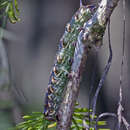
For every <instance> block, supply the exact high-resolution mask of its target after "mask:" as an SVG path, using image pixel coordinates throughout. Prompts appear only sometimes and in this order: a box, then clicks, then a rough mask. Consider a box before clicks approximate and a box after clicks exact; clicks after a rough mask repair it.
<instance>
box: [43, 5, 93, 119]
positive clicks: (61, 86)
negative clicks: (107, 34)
mask: <svg viewBox="0 0 130 130" xmlns="http://www.w3.org/2000/svg"><path fill="white" fill-rule="evenodd" d="M93 13H94V9H93V6H83V5H82V6H81V7H80V8H79V9H78V11H77V12H76V13H75V14H74V15H73V17H72V19H71V21H70V22H69V23H67V25H66V27H65V32H64V34H63V36H62V38H61V39H60V43H59V47H58V51H57V54H56V59H55V61H54V65H53V68H52V71H51V74H50V79H49V83H48V89H47V92H46V96H45V106H44V116H45V118H46V119H48V120H57V112H58V109H59V106H60V104H61V102H62V99H63V96H64V91H65V88H66V84H67V82H68V80H69V74H70V72H71V65H72V63H73V57H74V52H75V47H76V43H77V37H78V35H79V33H80V31H81V30H83V27H84V26H85V25H84V24H85V23H86V21H88V20H89V19H90V18H91V16H92V14H93Z"/></svg>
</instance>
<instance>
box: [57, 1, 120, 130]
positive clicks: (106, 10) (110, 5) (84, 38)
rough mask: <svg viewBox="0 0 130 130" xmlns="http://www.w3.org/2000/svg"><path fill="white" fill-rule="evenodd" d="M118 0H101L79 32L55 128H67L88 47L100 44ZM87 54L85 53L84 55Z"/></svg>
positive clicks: (60, 129) (97, 46) (99, 45)
mask: <svg viewBox="0 0 130 130" xmlns="http://www.w3.org/2000/svg"><path fill="white" fill-rule="evenodd" d="M118 1H119V0H102V1H101V2H100V4H99V7H98V9H97V11H96V13H95V14H94V15H93V17H92V18H91V19H90V20H89V21H88V22H87V23H86V25H85V29H84V30H83V31H81V32H80V34H79V36H78V42H77V45H76V51H75V56H74V62H73V64H72V71H71V74H70V80H69V82H68V85H67V88H66V92H65V96H64V99H63V102H62V104H61V107H60V110H59V112H58V118H59V121H58V125H57V130H69V129H70V125H71V120H72V114H73V110H74V104H75V102H76V99H77V97H78V93H79V84H80V80H81V75H82V72H83V68H84V65H85V62H86V60H87V55H88V52H89V51H91V49H90V47H92V48H93V47H94V48H96V49H98V48H100V47H101V45H102V38H103V35H104V32H105V29H106V25H107V23H108V20H109V18H110V16H111V14H112V12H113V10H114V8H115V7H116V6H117V3H118ZM86 54H87V55H86Z"/></svg>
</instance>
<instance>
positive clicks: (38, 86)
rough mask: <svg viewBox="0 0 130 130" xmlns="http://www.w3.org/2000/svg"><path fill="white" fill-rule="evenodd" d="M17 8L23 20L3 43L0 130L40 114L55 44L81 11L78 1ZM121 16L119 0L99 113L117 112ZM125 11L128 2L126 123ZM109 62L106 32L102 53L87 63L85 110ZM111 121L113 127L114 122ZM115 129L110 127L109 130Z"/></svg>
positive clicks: (43, 0)
mask: <svg viewBox="0 0 130 130" xmlns="http://www.w3.org/2000/svg"><path fill="white" fill-rule="evenodd" d="M93 1H94V0H93ZM93 1H88V2H93ZM19 5H20V7H19V8H20V13H21V15H20V18H21V21H20V22H18V23H16V24H10V23H8V24H7V28H6V30H7V32H5V39H4V41H3V43H4V45H5V48H6V51H7V56H8V62H9V71H10V72H11V85H10V88H6V89H5V88H4V89H3V88H2V89H0V130H7V129H8V128H9V127H12V126H13V125H15V124H17V123H18V122H20V121H22V119H21V115H25V114H27V113H31V112H32V111H41V112H42V111H43V105H44V96H45V90H46V88H47V84H48V79H49V74H50V70H51V68H52V65H53V62H54V58H55V54H56V51H57V48H58V42H59V40H60V38H61V36H62V34H63V33H64V29H65V25H66V23H67V22H69V20H70V19H71V17H72V15H73V14H74V12H75V11H76V10H77V9H78V8H79V0H53V1H52V0H26V1H19ZM122 12H123V10H122V1H120V2H119V4H118V6H117V8H116V9H115V11H114V13H113V15H112V17H111V42H112V49H113V61H112V65H111V68H110V71H109V73H108V76H107V79H106V80H105V84H104V86H103V88H102V90H101V92H100V96H99V98H98V102H97V113H98V114H100V113H102V112H115V113H116V112H117V107H118V100H119V78H120V70H121V69H120V68H121V56H122V41H123V13H122ZM129 12H130V1H126V48H125V52H126V57H125V64H124V76H123V107H124V116H125V117H126V119H127V120H128V122H130V112H129V110H130V102H129V100H130V94H129V84H130V81H129V76H130V68H129V65H130V59H129V55H130V54H129V49H130V45H129V40H130V37H129V35H130V27H129V26H130V24H129V23H130V13H129ZM108 57H109V50H108V35H107V30H106V34H105V36H104V41H103V46H102V48H101V49H100V52H99V53H98V55H97V56H96V54H95V52H92V53H91V54H90V55H89V57H88V61H87V63H86V70H85V71H84V74H83V78H82V82H81V89H80V94H79V98H78V101H79V103H80V105H81V106H84V107H88V99H89V98H90V97H89V89H90V86H91V85H92V83H93V85H94V87H95V88H96V87H97V85H98V81H99V79H100V76H101V74H102V72H103V70H104V67H105V64H106V63H107V60H108ZM94 68H96V69H94ZM93 73H94V75H95V76H94V77H95V78H94V82H93V81H92V74H93ZM94 91H95V90H94ZM92 95H93V94H92ZM110 121H111V122H112V119H110ZM113 126H114V123H113V124H112V126H111V128H112V127H113ZM122 129H124V128H122Z"/></svg>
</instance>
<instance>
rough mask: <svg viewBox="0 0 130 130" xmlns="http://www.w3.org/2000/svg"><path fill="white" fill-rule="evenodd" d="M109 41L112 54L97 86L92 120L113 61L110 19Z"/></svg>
mask: <svg viewBox="0 0 130 130" xmlns="http://www.w3.org/2000/svg"><path fill="white" fill-rule="evenodd" d="M108 41H109V52H110V56H109V59H108V63H107V65H106V66H105V69H104V71H103V74H102V76H101V79H100V81H99V85H98V87H97V90H96V93H95V96H94V103H93V107H92V120H93V119H94V116H95V113H96V104H97V98H98V95H99V92H100V90H101V88H102V86H103V83H104V81H105V78H106V76H107V73H108V71H109V69H110V66H111V62H112V47H111V38H110V20H109V22H108Z"/></svg>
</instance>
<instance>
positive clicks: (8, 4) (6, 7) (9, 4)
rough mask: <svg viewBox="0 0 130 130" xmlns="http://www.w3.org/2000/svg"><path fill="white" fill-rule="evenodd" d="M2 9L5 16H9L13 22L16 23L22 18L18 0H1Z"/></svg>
mask: <svg viewBox="0 0 130 130" xmlns="http://www.w3.org/2000/svg"><path fill="white" fill-rule="evenodd" d="M0 11H1V13H2V15H1V16H0V18H2V17H3V16H7V17H8V19H9V20H10V22H11V23H16V22H17V21H19V20H20V19H19V18H18V16H19V9H18V1H17V0H0Z"/></svg>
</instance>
